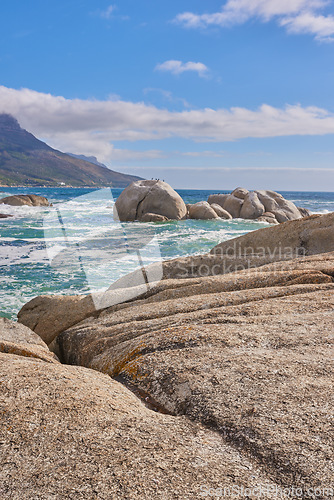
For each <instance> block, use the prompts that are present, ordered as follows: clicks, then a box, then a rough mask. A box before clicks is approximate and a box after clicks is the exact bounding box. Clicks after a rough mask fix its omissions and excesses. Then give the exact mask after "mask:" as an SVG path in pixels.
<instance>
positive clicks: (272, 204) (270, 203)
mask: <svg viewBox="0 0 334 500" xmlns="http://www.w3.org/2000/svg"><path fill="white" fill-rule="evenodd" d="M255 193H256V194H257V196H258V198H259V200H260V202H261V203H262V204H263V205H264V208H265V212H272V213H273V214H274V215H275V217H276V219H277V220H278V222H285V221H287V220H295V219H300V218H301V214H300V211H299V210H298V208H297V207H296V205H295V204H294V203H292V201H289V200H286V199H285V198H284V197H283V196H282V195H281V194H279V193H275V191H255Z"/></svg>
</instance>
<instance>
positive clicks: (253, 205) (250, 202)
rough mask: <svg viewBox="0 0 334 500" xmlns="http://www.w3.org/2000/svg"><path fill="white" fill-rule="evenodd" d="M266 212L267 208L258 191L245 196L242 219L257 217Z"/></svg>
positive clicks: (241, 213) (241, 212)
mask: <svg viewBox="0 0 334 500" xmlns="http://www.w3.org/2000/svg"><path fill="white" fill-rule="evenodd" d="M264 213H265V208H264V206H263V204H262V203H261V202H260V200H259V198H258V196H257V194H256V193H254V192H252V193H248V194H246V196H245V198H244V202H243V205H242V207H241V211H240V217H241V218H242V219H257V218H258V217H261V215H263V214H264Z"/></svg>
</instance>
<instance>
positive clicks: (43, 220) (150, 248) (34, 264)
mask: <svg viewBox="0 0 334 500" xmlns="http://www.w3.org/2000/svg"><path fill="white" fill-rule="evenodd" d="M0 189H2V192H1V193H0V197H5V196H9V195H12V194H29V193H32V192H33V193H34V194H37V195H41V196H46V197H47V198H48V200H49V201H50V202H51V203H52V204H53V207H51V208H47V207H10V206H7V205H1V206H0V213H8V214H12V215H14V217H13V218H9V219H1V220H0V283H1V288H0V303H1V313H0V315H1V316H6V317H7V318H12V319H16V315H17V313H18V311H19V310H20V308H21V307H22V306H23V305H24V304H25V303H26V302H28V301H29V300H31V299H32V298H33V297H35V296H37V295H48V294H70V295H72V294H87V293H90V292H95V291H103V290H106V289H107V288H108V287H109V286H110V285H111V284H112V283H113V282H114V281H116V280H117V279H118V278H120V277H122V276H124V275H125V274H128V273H129V272H131V271H133V270H134V269H136V268H137V267H138V265H139V264H138V249H139V250H140V251H141V259H142V260H141V261H140V262H143V263H144V264H149V263H150V262H154V261H158V260H161V259H162V260H167V259H172V258H175V257H179V256H185V255H194V254H201V253H206V252H208V251H209V250H210V249H211V248H212V247H214V246H215V245H216V244H218V243H219V242H221V241H225V240H228V239H231V238H235V237H237V236H240V235H242V234H245V233H247V232H249V231H254V230H256V229H259V228H261V227H266V226H268V224H267V223H259V222H255V221H249V220H247V221H246V220H241V219H235V220H231V221H226V220H220V219H218V220H209V221H198V220H185V221H171V222H167V223H162V224H153V223H138V222H136V223H126V224H120V223H119V222H116V221H114V220H113V216H112V213H113V211H112V206H113V204H114V201H115V200H116V199H117V197H118V196H119V194H120V192H121V191H122V190H121V189H112V190H110V189H108V188H106V189H102V190H94V189H88V188H86V189H83V188H61V187H59V188H33V189H32V188H0ZM215 192H217V191H201V190H178V193H179V194H180V195H181V196H182V198H183V199H184V201H185V203H196V202H197V201H201V200H207V198H208V196H209V195H210V194H212V193H215ZM221 192H222V193H224V192H227V191H221ZM281 194H282V195H283V196H284V197H285V198H287V199H288V200H291V201H293V202H294V203H295V204H296V205H297V206H300V207H305V208H308V209H309V210H311V211H312V212H314V213H322V214H324V213H328V212H334V193H315V192H283V191H281Z"/></svg>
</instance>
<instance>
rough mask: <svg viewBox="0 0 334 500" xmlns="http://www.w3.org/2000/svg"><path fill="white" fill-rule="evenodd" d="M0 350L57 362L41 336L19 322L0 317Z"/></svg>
mask: <svg viewBox="0 0 334 500" xmlns="http://www.w3.org/2000/svg"><path fill="white" fill-rule="evenodd" d="M0 352H2V353H7V354H16V355H18V356H25V357H27V358H37V359H41V360H43V361H47V362H49V363H56V362H58V359H57V357H56V356H55V355H54V354H53V353H51V352H50V351H49V349H48V346H47V345H46V344H45V342H43V340H42V339H41V337H40V336H39V335H37V334H36V333H34V332H33V331H32V330H30V328H27V327H26V326H24V325H21V324H20V323H15V322H14V321H11V320H9V319H7V318H2V317H0Z"/></svg>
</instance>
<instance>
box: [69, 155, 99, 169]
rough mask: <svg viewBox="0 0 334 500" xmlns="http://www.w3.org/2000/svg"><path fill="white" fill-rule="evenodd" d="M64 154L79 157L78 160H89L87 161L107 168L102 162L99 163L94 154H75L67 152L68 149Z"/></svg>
mask: <svg viewBox="0 0 334 500" xmlns="http://www.w3.org/2000/svg"><path fill="white" fill-rule="evenodd" d="M66 154H67V155H69V156H73V158H79V160H85V161H89V163H94V165H99V166H100V167H105V168H108V167H106V165H104V164H103V163H100V162H99V161H98V159H97V158H96V156H86V155H75V154H74V153H69V152H68V151H66Z"/></svg>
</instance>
